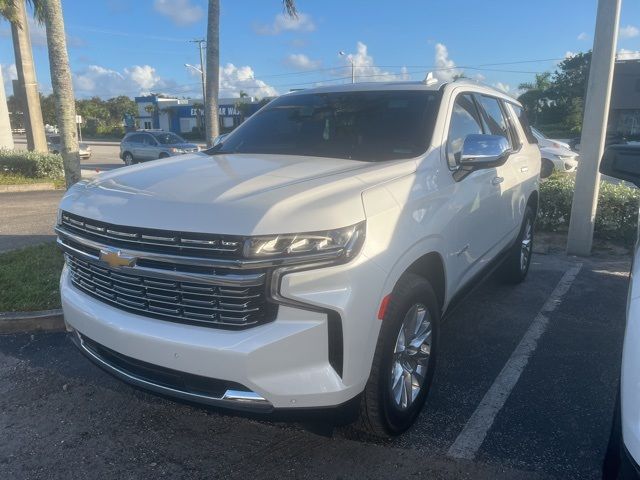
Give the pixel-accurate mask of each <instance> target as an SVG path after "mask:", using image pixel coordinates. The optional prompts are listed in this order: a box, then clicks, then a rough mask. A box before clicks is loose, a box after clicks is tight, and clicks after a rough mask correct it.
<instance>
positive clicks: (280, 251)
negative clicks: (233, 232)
mask: <svg viewBox="0 0 640 480" xmlns="http://www.w3.org/2000/svg"><path fill="white" fill-rule="evenodd" d="M364 236H365V222H360V223H358V224H356V225H351V226H349V227H344V228H338V229H336V230H328V231H323V232H311V233H292V234H283V235H268V236H259V237H252V238H250V239H247V241H246V243H245V246H244V256H245V257H247V258H251V259H260V260H266V259H269V258H276V257H277V258H283V259H298V258H305V257H309V258H322V259H324V258H325V257H326V258H327V259H345V260H348V259H350V258H353V257H354V256H355V255H356V254H357V253H358V252H359V251H360V248H361V247H362V244H363V243H364Z"/></svg>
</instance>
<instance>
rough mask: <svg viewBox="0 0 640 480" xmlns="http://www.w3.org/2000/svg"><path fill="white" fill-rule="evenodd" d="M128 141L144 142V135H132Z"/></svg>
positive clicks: (126, 140)
mask: <svg viewBox="0 0 640 480" xmlns="http://www.w3.org/2000/svg"><path fill="white" fill-rule="evenodd" d="M125 142H127V143H142V135H131V136H129V137H127V138H126V139H125Z"/></svg>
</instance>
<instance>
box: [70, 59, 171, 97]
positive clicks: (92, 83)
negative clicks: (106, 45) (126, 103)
mask: <svg viewBox="0 0 640 480" xmlns="http://www.w3.org/2000/svg"><path fill="white" fill-rule="evenodd" d="M73 80H74V89H75V91H76V94H77V95H78V96H79V97H90V96H93V95H96V96H100V97H104V98H109V97H113V96H117V95H128V96H134V95H139V94H142V93H149V92H150V91H152V90H153V91H161V90H162V89H163V88H170V87H174V86H175V82H173V81H165V80H163V79H162V78H161V77H160V76H159V75H158V74H157V73H156V69H155V68H153V67H151V66H150V65H134V66H132V67H130V68H125V69H124V70H123V71H122V72H119V71H116V70H111V69H109V68H105V67H102V66H100V65H89V66H88V67H87V68H86V69H85V70H83V71H81V72H79V73H75V74H74V78H73Z"/></svg>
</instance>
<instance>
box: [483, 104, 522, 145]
mask: <svg viewBox="0 0 640 480" xmlns="http://www.w3.org/2000/svg"><path fill="white" fill-rule="evenodd" d="M477 99H478V101H479V102H480V105H481V106H482V112H481V113H482V122H483V125H484V126H485V130H486V132H487V133H489V134H491V135H499V136H501V137H504V138H506V139H507V140H508V141H509V146H510V147H511V148H513V143H514V142H513V140H512V138H511V132H510V131H509V123H508V122H507V118H506V117H505V115H504V112H503V111H502V107H500V102H499V101H498V99H497V98H493V97H486V96H484V95H478V96H477Z"/></svg>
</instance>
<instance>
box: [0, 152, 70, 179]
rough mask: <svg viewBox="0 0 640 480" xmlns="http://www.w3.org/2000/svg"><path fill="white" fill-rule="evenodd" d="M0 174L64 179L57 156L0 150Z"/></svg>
mask: <svg viewBox="0 0 640 480" xmlns="http://www.w3.org/2000/svg"><path fill="white" fill-rule="evenodd" d="M1 174H5V175H20V176H24V177H28V178H50V179H58V178H62V177H64V167H63V165H62V157H61V156H60V155H57V154H53V153H37V152H23V151H13V150H0V175H1Z"/></svg>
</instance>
